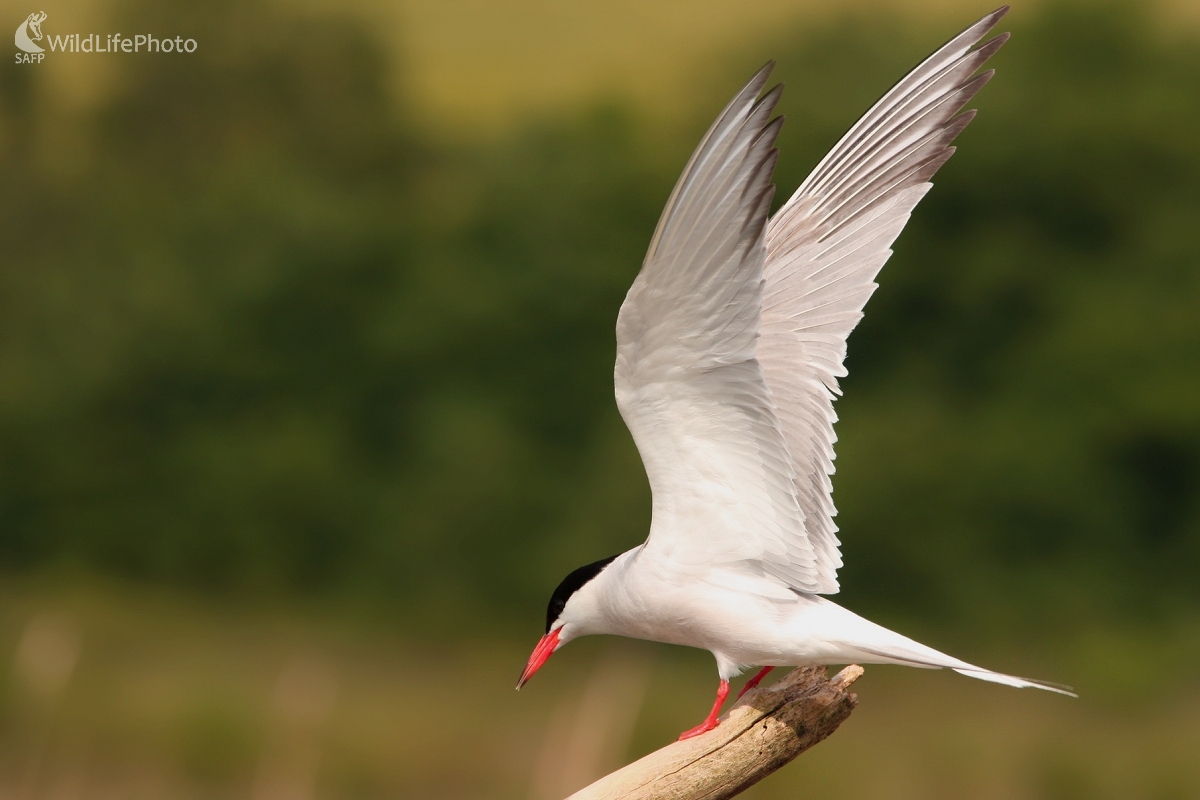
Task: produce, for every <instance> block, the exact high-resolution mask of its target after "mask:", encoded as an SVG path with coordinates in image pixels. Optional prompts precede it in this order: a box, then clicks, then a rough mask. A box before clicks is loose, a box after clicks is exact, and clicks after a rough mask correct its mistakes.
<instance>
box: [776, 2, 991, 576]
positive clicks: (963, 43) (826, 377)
mask: <svg viewBox="0 0 1200 800" xmlns="http://www.w3.org/2000/svg"><path fill="white" fill-rule="evenodd" d="M1007 10H1008V9H1007V7H1003V8H1000V9H997V10H996V11H994V12H992V13H991V14H989V15H987V16H986V17H984V18H983V19H981V20H980V21H979V22H977V23H975V24H974V25H972V26H970V27H969V28H967V29H966V30H965V31H963V32H962V33H961V34H959V35H958V36H956V37H954V38H953V39H952V40H950V42H948V43H947V44H946V45H944V46H943V47H941V48H939V49H938V50H937V51H936V52H935V53H934V54H933V55H931V56H929V58H927V59H926V60H925V61H923V62H922V63H921V64H920V65H918V66H917V67H916V68H915V69H913V70H912V71H911V72H910V73H909V74H908V75H906V76H905V77H904V78H903V79H902V80H901V81H900V82H899V83H897V84H896V85H895V86H894V87H892V89H891V90H890V91H889V92H888V93H887V94H885V95H884V96H883V97H882V98H881V99H880V100H879V101H878V102H877V103H875V105H874V106H872V107H871V109H870V110H868V111H867V113H866V114H864V115H863V116H862V117H861V118H860V119H859V120H858V122H856V123H855V124H854V125H853V126H852V127H851V128H850V130H849V131H848V132H847V133H846V134H845V135H844V136H843V137H842V139H841V140H840V141H839V142H838V143H837V144H836V145H835V146H834V147H833V149H832V150H831V151H830V152H829V154H828V155H826V156H825V158H824V159H822V161H821V162H820V163H819V164H818V165H817V167H816V168H815V169H814V170H813V171H812V173H811V174H810V175H809V176H808V178H807V179H805V181H804V183H803V184H801V186H800V188H799V189H797V190H796V193H795V194H794V195H793V196H792V197H791V198H790V199H789V200H788V202H787V203H785V204H784V206H783V207H782V208H781V209H780V210H779V212H778V213H777V214H776V215H775V216H774V218H772V219H771V221H770V222H769V224H768V226H767V231H766V247H767V260H766V264H765V266H764V269H763V279H764V288H763V311H762V318H761V323H760V324H761V335H760V339H759V342H758V348H757V351H756V355H757V357H758V360H759V362H760V364H761V366H762V370H763V375H764V377H765V378H766V381H767V384H768V386H769V387H770V390H771V399H772V404H773V406H774V408H775V412H776V417H777V418H778V420H779V423H780V426H781V428H782V430H783V433H784V439H785V442H786V444H787V451H788V454H789V456H790V457H791V459H792V472H793V473H794V474H795V476H796V478H795V481H796V483H795V491H796V498H797V501H798V502H799V505H800V507H801V510H802V512H803V514H804V520H805V535H806V536H807V538H808V540H809V545H810V547H811V548H812V552H813V554H814V556H815V558H816V568H817V578H816V582H817V584H818V588H817V590H816V591H818V592H820V593H822V594H829V593H833V592H836V591H837V590H838V583H837V570H838V568H839V567H840V566H841V565H842V559H841V555H840V553H839V551H838V546H839V544H840V542H839V541H838V538H837V526H836V525H835V524H834V522H833V517H834V516H835V515H836V513H837V511H836V509H835V508H834V505H833V499H832V484H831V482H830V478H829V476H830V475H832V474H833V459H834V449H833V445H834V443H835V442H836V441H837V437H836V435H835V434H834V429H833V426H834V423H835V422H836V421H837V415H836V414H835V413H834V410H833V400H834V398H835V396H836V395H837V394H839V393H840V390H839V388H838V381H837V379H838V378H840V377H843V376H845V374H846V369H845V366H844V363H843V362H844V360H845V357H846V338H847V337H848V336H849V334H850V331H852V330H853V329H854V327H855V325H857V324H858V321H859V320H860V319H862V311H863V307H864V306H865V305H866V302H867V300H868V299H869V298H870V296H871V294H872V293H873V292H874V291H875V288H876V284H875V277H876V276H877V275H878V274H879V270H880V269H881V268H882V267H883V265H884V263H885V262H886V261H887V259H888V257H889V256H890V255H891V249H890V248H891V246H892V243H893V242H894V241H895V240H896V237H897V236H899V235H900V231H901V230H903V228H904V225H905V223H907V221H908V217H909V215H910V213H911V212H912V210H913V208H914V207H915V206H916V204H917V203H918V202H919V201H920V199H921V198H922V197H923V196H924V195H925V193H926V192H927V191H928V190H929V188H930V186H931V184H930V183H929V179H930V178H931V177H932V176H933V174H934V173H935V172H937V170H938V169H939V168H940V167H941V165H942V164H944V163H945V162H946V160H947V159H949V158H950V156H951V155H952V154H953V152H954V148H953V147H952V146H950V143H951V142H952V141H953V140H954V138H955V137H956V136H957V135H958V134H959V133H961V132H962V130H963V129H964V128H965V127H966V126H967V124H968V123H970V121H971V119H972V118H973V116H974V112H971V111H968V112H966V113H962V114H960V113H959V112H960V111H961V110H962V108H963V106H964V105H965V104H966V103H967V102H969V101H970V99H971V98H972V97H973V96H974V95H975V93H976V92H978V91H979V89H981V88H982V87H983V85H984V84H986V83H987V81H988V80H989V79H990V78H991V77H992V72H991V71H987V72H983V73H980V74H978V75H977V74H976V73H977V72H978V70H979V69H980V67H981V66H982V65H983V64H984V62H986V61H987V60H988V58H990V57H991V56H992V55H993V54H994V53H995V52H996V51H997V50H998V49H999V48H1000V46H1001V45H1002V44H1003V43H1004V41H1005V40H1006V39H1007V34H1004V35H1001V36H997V37H996V38H994V39H992V40H990V41H989V42H986V43H984V44H983V45H982V46H979V47H976V45H977V44H978V43H979V41H980V40H981V39H982V38H983V37H984V35H986V33H987V32H988V31H989V30H991V28H992V27H993V26H994V25H995V24H996V22H997V21H998V20H999V19H1000V17H1002V16H1003V15H1004V13H1005V12H1006V11H1007ZM972 48H974V49H972Z"/></svg>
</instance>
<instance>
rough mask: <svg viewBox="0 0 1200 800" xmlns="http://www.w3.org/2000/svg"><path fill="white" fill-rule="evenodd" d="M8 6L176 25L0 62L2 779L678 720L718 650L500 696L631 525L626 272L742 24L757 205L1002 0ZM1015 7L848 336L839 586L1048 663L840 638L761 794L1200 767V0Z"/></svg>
mask: <svg viewBox="0 0 1200 800" xmlns="http://www.w3.org/2000/svg"><path fill="white" fill-rule="evenodd" d="M0 7H2V8H3V9H4V15H3V19H4V20H6V21H5V22H4V24H5V25H8V26H9V28H15V27H16V26H17V25H18V24H20V22H21V21H22V20H23V19H24V18H25V16H27V15H28V14H29V13H30V12H31V11H33V10H44V11H46V12H47V15H48V16H47V20H46V22H45V23H43V30H44V32H45V33H46V34H47V35H48V36H51V35H56V34H57V35H61V34H64V33H74V32H79V33H83V34H85V35H86V34H87V33H89V32H96V33H101V34H107V33H115V32H118V31H119V32H121V33H123V34H125V35H131V34H136V33H140V32H148V33H153V34H155V35H156V36H165V35H169V36H174V35H177V34H178V35H181V36H185V37H188V36H190V37H192V38H195V39H196V40H197V41H198V43H199V49H198V50H197V52H196V53H195V54H192V55H183V56H180V55H155V56H147V55H139V56H132V55H117V54H112V55H90V56H89V55H80V54H74V55H72V54H61V53H49V54H48V55H47V58H46V60H45V63H43V64H40V65H36V66H18V65H15V64H13V63H11V62H10V63H9V64H7V65H5V66H4V67H3V68H0V186H2V187H3V190H2V192H0V797H4V798H9V797H12V798H21V799H22V800H24V799H26V798H30V799H31V798H114V799H115V798H121V799H122V800H124V799H125V798H164V797H170V798H208V797H214V798H215V797H222V798H224V797H230V798H248V799H249V798H255V800H263V799H264V798H280V800H283V798H289V799H292V800H304V799H305V798H384V797H388V798H391V797H396V798H521V797H530V798H536V799H538V800H541V798H547V799H549V798H556V797H562V796H565V795H566V794H568V793H569V792H570V791H571V790H573V789H574V788H578V786H580V785H582V784H583V783H586V782H587V781H588V780H589V779H590V778H592V777H595V776H596V775H598V774H602V773H604V772H606V771H608V770H609V769H611V768H613V767H615V766H617V765H619V764H620V763H623V762H624V761H625V760H628V759H629V758H632V757H635V756H636V755H638V754H640V753H643V752H646V751H648V750H650V749H653V748H655V747H657V746H659V745H661V744H663V743H665V742H666V741H669V740H670V739H671V738H673V735H674V734H675V733H676V732H677V731H678V730H680V729H682V728H684V727H688V726H690V725H692V724H694V723H695V722H696V721H697V720H698V718H699V717H700V715H701V714H702V713H703V711H704V710H705V708H706V706H707V704H708V702H709V699H710V696H711V694H710V693H711V691H712V689H713V684H714V682H715V674H714V672H715V671H714V669H713V665H712V663H711V658H710V657H709V656H708V655H707V654H705V653H698V652H690V651H683V650H679V649H672V648H667V647H665V646H659V645H651V644H645V643H635V642H618V641H604V640H591V641H588V640H584V641H581V642H579V643H576V644H573V645H572V646H571V647H570V648H568V649H566V650H565V651H563V652H561V653H560V654H559V655H557V656H556V657H555V658H554V660H553V662H552V663H551V664H549V665H548V666H547V667H546V668H545V669H544V670H543V672H542V673H541V674H539V675H538V677H537V679H536V680H535V681H533V682H532V683H531V684H530V685H529V686H528V687H527V689H526V690H525V691H522V692H521V693H520V694H517V693H515V692H513V691H512V685H513V683H514V682H515V679H516V675H517V673H518V672H519V669H520V667H521V665H522V664H523V662H524V658H525V656H526V655H527V653H528V650H529V648H530V647H531V646H532V644H533V643H534V642H535V641H536V638H537V636H538V635H539V633H540V632H541V619H542V614H543V609H544V603H545V600H546V598H547V597H548V595H549V592H550V591H551V589H552V588H553V587H554V585H555V584H556V583H557V582H558V580H559V579H560V578H561V577H562V575H564V574H566V572H568V571H569V570H570V569H572V568H573V567H575V566H577V565H578V564H581V563H583V562H585V561H590V560H594V559H596V558H599V557H602V556H605V555H608V554H611V553H613V552H617V551H618V550H621V549H624V548H626V547H629V546H632V545H633V544H636V543H637V542H638V541H640V539H641V537H643V536H644V534H645V530H646V526H647V524H648V514H649V508H648V502H649V497H648V491H647V488H646V485H645V478H644V475H643V473H642V471H641V467H640V464H639V462H638V459H637V454H636V452H635V451H634V449H633V447H632V444H631V442H630V441H629V439H628V436H627V434H626V433H625V431H624V429H623V427H622V425H621V422H620V419H619V417H618V416H617V414H616V411H615V408H614V406H613V402H612V388H611V368H612V358H613V334H612V328H613V322H614V320H615V316H616V311H617V308H618V307H619V304H620V302H621V299H622V297H623V294H624V291H625V288H626V287H627V286H628V284H629V282H630V281H631V280H632V277H633V275H634V274H635V273H636V270H637V267H638V264H639V261H640V256H641V253H642V251H643V249H644V247H645V243H646V241H647V239H648V237H649V234H650V231H651V230H652V228H653V225H654V222H655V219H656V217H657V213H658V211H659V209H660V207H661V204H662V202H663V200H664V199H665V197H666V195H667V193H668V191H669V189H670V186H671V184H672V182H673V180H674V178H675V176H676V174H677V172H678V170H679V169H680V167H681V165H682V164H683V162H684V160H685V159H686V157H687V155H688V153H689V151H690V148H691V147H692V145H693V144H694V143H695V141H696V140H697V139H698V137H699V135H700V133H701V132H702V131H703V129H704V127H705V126H706V125H707V123H708V122H709V120H710V119H711V117H712V116H713V115H714V113H715V112H716V110H717V109H719V108H720V106H721V105H722V103H723V102H724V100H725V99H726V97H727V96H728V95H729V94H730V93H731V92H732V91H733V90H734V89H736V88H737V87H738V85H739V84H740V83H741V82H742V81H743V80H744V79H745V78H746V77H748V76H749V75H750V74H751V73H752V71H753V70H754V69H755V68H757V67H758V66H759V65H760V64H761V63H762V62H763V61H765V60H767V59H768V58H775V59H777V61H778V64H779V66H778V68H777V77H778V78H779V79H781V80H783V81H784V82H785V83H786V84H787V91H786V93H785V96H784V101H783V103H782V105H781V112H782V113H785V114H786V115H787V116H788V117H789V120H788V123H787V125H786V127H785V132H784V134H783V136H782V138H781V142H780V147H781V150H782V155H781V159H780V166H779V170H778V184H779V186H780V198H779V199H780V200H782V198H783V196H785V195H786V193H787V192H788V191H790V190H791V189H792V188H794V187H795V186H796V185H797V184H798V183H799V181H800V180H801V179H802V177H803V175H804V173H805V171H806V170H807V169H808V168H809V167H810V166H811V165H812V164H813V163H815V160H816V159H817V158H819V157H820V155H821V153H822V152H823V151H824V150H825V149H827V148H828V147H829V146H830V145H831V144H832V143H833V142H834V141H835V140H836V138H837V136H838V134H839V133H840V132H841V131H842V130H844V129H845V127H846V126H848V125H849V124H850V123H851V122H852V121H853V119H854V118H855V116H856V115H857V114H858V113H861V111H863V110H864V109H865V108H866V107H867V105H868V104H869V103H870V102H871V101H872V100H873V99H874V98H875V97H876V96H878V94H880V93H881V92H882V91H883V90H885V89H886V88H887V86H888V85H890V83H891V82H893V81H894V80H896V79H897V78H899V77H900V76H901V75H902V74H903V72H904V70H905V69H907V68H908V67H910V66H912V65H913V64H915V63H916V61H917V60H919V59H920V57H921V56H923V55H924V54H926V53H927V52H929V51H930V50H932V49H933V47H935V46H936V45H937V44H938V43H940V42H941V41H943V40H944V39H946V38H948V37H949V36H950V35H951V34H953V33H954V32H955V31H956V30H958V29H959V28H961V27H963V26H964V25H965V24H967V23H968V22H970V21H971V20H973V19H974V18H976V17H977V16H979V15H981V14H982V13H984V12H985V11H987V10H989V9H988V8H987V7H985V6H978V5H973V4H971V3H967V2H962V1H961V0H954V1H951V0H946V1H945V2H938V3H932V4H931V3H916V2H897V3H891V4H885V3H869V2H854V3H831V2H827V1H826V0H822V2H818V3H800V2H782V1H781V0H765V1H764V2H761V3H755V4H746V3H734V2H727V1H726V0H693V2H684V0H662V2H636V3H635V2H626V1H625V0H619V1H614V2H606V3H601V2H571V3H568V2H548V1H540V2H534V1H533V0H522V1H521V2H516V0H514V2H509V3H504V2H484V1H483V0H475V1H474V2H466V1H465V0H453V1H448V2H431V1H430V0H420V1H418V0H408V1H407V2H398V3H381V2H362V3H355V4H348V5H342V4H335V3H330V2H312V3H307V4H291V5H285V4H266V3H263V2H261V0H248V1H244V2H237V3H234V2H215V3H198V2H194V3H188V2H169V3H149V2H147V3H142V4H139V3H108V2H62V3H59V4H56V5H46V6H39V8H38V9H34V8H33V7H32V6H30V7H26V6H24V5H18V4H16V3H14V2H11V1H10V0H5V2H4V3H3V4H0ZM9 28H4V29H5V30H7V29H9ZM1002 29H1005V30H1011V31H1013V34H1014V37H1013V40H1012V41H1011V42H1010V43H1009V44H1008V45H1006V47H1005V48H1004V50H1003V51H1002V52H1001V53H1000V54H999V55H998V56H997V57H996V58H995V59H994V66H995V67H996V68H997V69H998V70H999V72H998V75H997V77H996V79H995V81H994V82H993V83H992V84H991V85H989V86H988V87H987V88H986V89H985V90H984V91H983V92H982V93H981V94H980V96H979V97H978V99H977V101H976V102H975V103H974V105H975V106H977V107H978V108H979V109H980V111H981V113H980V116H979V118H978V119H977V120H976V121H975V122H974V123H973V124H972V126H971V127H970V128H969V129H968V130H967V132H966V133H965V134H963V136H962V137H960V140H959V145H960V146H961V150H960V152H959V153H958V155H956V156H955V157H954V158H953V159H952V160H951V161H950V162H949V164H948V165H947V166H946V167H945V168H944V169H943V170H942V172H941V173H940V174H939V175H938V178H937V182H936V183H937V185H936V187H935V189H934V190H933V192H932V193H931V194H930V195H929V197H928V198H927V199H926V200H925V201H924V202H923V203H922V205H921V207H920V208H919V209H918V211H917V213H916V215H915V216H914V219H913V221H912V223H911V224H910V226H909V228H908V230H907V231H906V232H905V234H904V235H903V236H902V237H901V238H900V240H899V242H898V243H897V253H896V256H895V257H894V258H893V259H892V261H891V262H890V263H889V264H888V266H887V268H886V269H885V271H884V273H883V275H882V278H881V281H882V284H881V289H880V290H879V292H878V293H877V296H876V297H875V298H874V299H873V300H872V301H871V303H870V305H869V306H868V314H867V318H866V320H865V321H864V323H863V325H862V326H861V328H860V330H859V331H858V332H856V333H855V335H854V336H853V338H852V340H851V346H850V358H849V361H848V366H849V368H850V370H851V375H850V377H849V378H848V379H847V380H846V382H845V390H846V398H845V400H843V401H842V402H840V403H839V407H838V408H839V413H840V414H841V416H842V422H841V423H840V424H839V428H838V433H839V436H840V438H841V441H840V442H839V459H838V468H839V471H838V474H837V476H836V477H835V485H836V495H835V497H836V499H837V501H838V504H839V507H840V509H841V512H842V513H841V515H840V517H839V523H840V524H841V527H842V538H843V539H844V541H845V554H846V561H847V567H846V568H845V570H844V571H843V573H842V575H843V582H844V586H845V590H844V592H843V594H842V595H841V598H840V599H841V600H842V601H844V602H845V603H846V604H847V605H848V606H850V607H851V608H854V609H855V610H857V611H860V612H862V613H864V614H866V615H868V616H870V617H872V618H874V619H877V620H878V621H880V622H882V623H885V624H888V625H891V626H894V627H896V628H898V629H901V630H903V631H904V632H906V633H909V634H911V635H913V636H916V637H917V638H919V639H922V640H923V641H927V642H928V643H929V644H932V645H934V646H937V647H940V648H942V649H945V650H947V651H949V652H952V653H954V654H956V655H961V656H963V657H965V658H969V659H972V660H974V661H976V662H978V663H982V664H985V665H988V666H993V667H995V668H998V669H1003V670H1006V671H1011V672H1015V673H1018V674H1026V675H1030V676H1033V677H1041V678H1046V679H1051V680H1057V681H1061V682H1065V683H1070V684H1072V685H1074V686H1075V687H1076V688H1077V689H1078V691H1079V692H1080V694H1081V698H1080V699H1079V700H1075V701H1071V700H1066V699H1064V698H1060V697H1055V696H1050V695H1046V694H1042V693H1032V692H1018V691H1015V690H1009V689H1006V688H1004V687H997V686H993V685H988V684H982V683H978V682H974V681H968V680H966V679H964V678H961V677H960V676H956V675H953V674H943V673H931V672H924V671H916V670H903V669H900V668H885V667H870V668H868V671H867V675H866V677H865V678H864V679H863V680H862V681H861V682H860V684H859V691H860V697H861V705H860V708H859V709H858V710H857V711H856V712H855V714H854V716H853V717H852V719H851V720H850V721H849V722H848V723H847V724H846V725H845V726H844V727H843V729H842V730H841V731H839V732H838V734H837V735H836V736H835V737H833V738H832V739H831V740H830V741H828V742H826V743H825V744H822V745H821V746H820V747H819V748H817V749H816V750H814V751H812V752H811V753H809V754H806V755H805V756H804V757H803V758H801V759H800V760H799V761H798V762H797V763H795V764H793V765H791V766H789V767H788V768H786V769H784V770H783V771H782V772H781V773H779V774H777V775H776V776H774V777H772V778H770V779H769V780H767V781H766V782H764V783H763V784H761V785H760V786H758V787H756V788H755V789H753V790H751V791H750V792H749V793H748V794H747V795H746V796H747V797H757V798H763V799H765V798H771V797H780V798H783V797H787V798H792V797H821V798H860V797H861V798H866V797H870V798H922V799H924V798H966V797H971V798H976V797H978V798H1036V799H1039V800H1040V799H1042V798H1045V800H1071V799H1073V798H1114V799H1120V800H1124V799H1125V798H1154V799H1155V800H1176V799H1177V798H1196V797H1200V766H1197V763H1200V759H1197V758H1196V753H1197V752H1200V678H1198V677H1197V671H1196V669H1197V668H1196V666H1195V665H1196V663H1197V662H1198V661H1200V588H1198V587H1200V580H1198V579H1197V575H1200V402H1198V400H1197V398H1198V397H1200V318H1198V315H1197V310H1198V309H1200V5H1197V4H1196V3H1194V2H1185V0H1175V2H1170V3H1162V4H1159V5H1151V4H1145V3H1135V2H1088V3H1084V2H1076V3H1065V4H1064V3H1062V2H1045V1H1042V0H1039V2H1031V3H1023V4H1021V5H1020V6H1019V7H1017V8H1016V9H1014V10H1013V11H1012V13H1011V14H1010V15H1009V17H1008V18H1007V19H1006V20H1005V21H1004V23H1003V25H1002Z"/></svg>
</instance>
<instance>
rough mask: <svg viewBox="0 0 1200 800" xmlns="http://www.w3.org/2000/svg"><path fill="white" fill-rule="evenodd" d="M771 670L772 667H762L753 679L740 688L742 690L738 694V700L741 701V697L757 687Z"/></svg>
mask: <svg viewBox="0 0 1200 800" xmlns="http://www.w3.org/2000/svg"><path fill="white" fill-rule="evenodd" d="M773 669H775V668H774V667H763V668H762V669H760V670H759V671H758V672H757V673H756V674H755V676H754V677H753V678H751V679H750V680H748V681H746V685H745V686H743V687H742V690H741V691H740V692H738V699H739V700H741V699H742V695H744V694H745V693H746V692H748V691H750V690H751V689H753V688H754V687H756V686H758V684H759V683H761V682H762V679H763V678H765V677H767V673H768V672H770V671H771V670H773Z"/></svg>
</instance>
